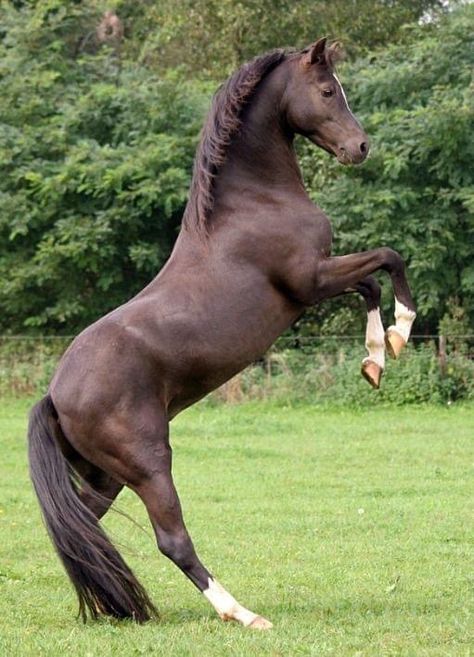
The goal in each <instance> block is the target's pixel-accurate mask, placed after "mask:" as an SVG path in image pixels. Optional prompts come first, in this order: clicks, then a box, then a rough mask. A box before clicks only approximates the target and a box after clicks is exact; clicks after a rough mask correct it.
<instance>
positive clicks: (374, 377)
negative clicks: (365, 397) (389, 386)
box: [360, 358, 383, 390]
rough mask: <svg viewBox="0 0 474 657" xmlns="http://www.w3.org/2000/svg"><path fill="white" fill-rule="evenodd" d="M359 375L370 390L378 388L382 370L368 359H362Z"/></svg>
mask: <svg viewBox="0 0 474 657" xmlns="http://www.w3.org/2000/svg"><path fill="white" fill-rule="evenodd" d="M360 371H361V374H362V376H363V377H364V379H365V380H366V381H368V382H369V383H370V385H371V386H372V388H375V389H376V390H378V389H379V388H380V379H381V378H382V374H383V368H382V367H380V365H377V363H376V362H375V361H373V360H370V358H364V360H363V361H362V367H361V370H360Z"/></svg>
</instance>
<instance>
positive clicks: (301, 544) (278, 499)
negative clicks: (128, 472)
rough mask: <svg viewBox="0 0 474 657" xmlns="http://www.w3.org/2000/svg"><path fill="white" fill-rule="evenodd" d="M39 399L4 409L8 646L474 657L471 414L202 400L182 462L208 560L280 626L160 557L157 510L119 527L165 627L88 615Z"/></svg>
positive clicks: (52, 653)
mask: <svg viewBox="0 0 474 657" xmlns="http://www.w3.org/2000/svg"><path fill="white" fill-rule="evenodd" d="M27 407H28V403H27V401H25V400H22V401H15V402H0V408H1V410H0V447H1V456H0V655H2V656H6V657H16V656H21V657H23V656H30V655H31V656H35V657H37V656H38V655H47V656H48V657H56V656H58V655H61V656H73V657H107V656H109V655H117V656H118V655H120V656H123V657H132V656H135V655H166V657H186V656H188V655H192V656H199V657H214V656H221V655H222V656H232V657H240V656H242V657H248V656H254V655H255V656H256V657H265V656H269V657H270V656H271V657H282V656H285V657H286V656H289V657H296V656H300V655H301V656H303V655H311V656H314V657H324V656H327V655H331V656H334V657H346V656H351V657H385V656H389V655H390V656H395V655H397V656H398V655H403V656H404V657H405V656H406V657H409V656H410V657H411V656H413V657H424V656H427V655H430V656H431V655H433V656H434V655H436V656H438V655H439V656H440V657H441V656H452V657H466V656H467V655H471V654H472V653H471V650H472V643H470V640H472V638H473V637H472V633H471V630H472V622H473V619H472V584H473V569H472V566H473V563H472V542H471V545H470V541H471V539H472V510H473V508H472V493H473V479H472V462H473V456H474V454H473V452H474V450H473V437H474V408H473V407H470V408H469V407H467V406H464V407H463V406H461V407H454V406H453V407H451V408H449V409H448V408H440V407H425V408H401V409H390V408H388V409H382V408H377V409H374V410H370V411H368V412H362V411H341V410H324V409H322V408H318V407H311V406H308V405H306V406H296V407H294V408H291V407H290V406H288V407H285V406H283V405H281V404H279V405H276V404H269V403H259V404H257V403H252V404H245V405H241V406H230V407H229V406H227V407H223V406H219V407H211V406H207V405H201V406H197V407H195V408H193V409H191V410H189V411H187V412H186V413H184V414H183V415H182V416H181V417H180V418H178V419H177V420H176V421H175V423H174V431H173V445H174V454H175V461H174V471H175V478H176V482H177V487H178V490H179V491H180V493H181V498H182V502H183V507H184V511H185V515H186V518H187V523H188V527H189V529H190V532H191V535H192V536H193V538H194V541H195V545H196V547H197V550H198V552H199V553H200V555H201V558H202V559H203V561H204V563H205V564H206V565H207V566H208V568H209V569H210V570H211V572H213V573H214V574H215V575H216V576H217V577H218V578H219V580H220V581H221V582H222V583H223V584H224V585H225V586H226V587H227V588H228V589H229V590H230V591H231V592H232V593H233V594H234V596H235V597H236V598H237V599H238V600H239V601H240V602H242V603H243V604H245V605H246V606H248V607H250V608H251V609H253V610H254V611H257V612H258V613H261V614H263V615H265V616H266V617H267V618H269V619H270V620H272V622H273V623H274V629H273V630H271V631H269V632H264V633H259V632H257V631H252V630H248V629H245V628H242V627H241V626H238V625H236V624H231V623H223V622H222V621H220V620H219V619H218V618H217V617H216V616H215V614H214V611H213V610H212V608H211V607H210V606H209V605H208V603H207V601H206V600H205V599H204V598H203V596H201V595H199V594H198V593H197V591H196V590H195V589H194V587H193V586H192V585H191V584H190V583H189V582H187V581H186V579H185V578H184V576H183V575H182V574H181V573H180V572H179V571H178V570H177V569H176V567H175V566H173V565H172V564H171V563H170V562H168V561H167V560H166V559H165V558H164V557H162V556H161V555H159V554H158V552H157V551H156V549H155V544H154V540H153V539H152V537H151V532H150V530H149V529H148V522H147V519H146V516H145V512H144V509H143V508H142V507H141V505H140V503H139V502H138V501H137V500H136V499H135V498H134V496H133V495H132V494H131V493H129V492H128V491H127V492H126V493H123V494H122V495H121V497H120V498H119V504H118V506H119V507H120V508H121V509H123V510H124V511H126V512H127V513H129V514H130V515H132V516H133V517H134V518H136V519H137V520H138V521H139V522H140V523H141V524H142V525H143V526H144V527H145V528H146V532H142V531H140V530H138V529H137V527H136V526H134V525H133V524H131V523H130V522H129V521H128V520H127V519H125V518H124V517H122V516H120V515H119V514H116V513H109V515H108V516H107V517H106V519H105V525H106V527H107V529H108V531H109V533H110V534H111V535H112V536H113V538H114V540H115V542H116V543H119V544H120V545H121V548H120V549H121V552H122V554H123V555H124V556H125V557H126V559H127V561H128V562H129V563H130V564H131V565H132V567H133V568H134V570H135V572H136V573H137V575H138V576H139V578H140V579H141V581H142V582H143V583H144V584H145V586H146V588H147V589H148V591H149V592H150V593H151V595H152V598H153V600H154V601H155V602H156V604H157V606H158V607H159V609H160V611H161V620H160V621H159V622H155V623H148V624H146V625H144V626H136V625H134V624H133V623H131V622H111V621H101V622H97V623H88V624H86V625H83V624H82V622H80V621H79V620H77V619H76V618H75V614H76V611H77V608H76V601H75V596H74V594H73V591H72V587H71V586H70V584H69V582H68V580H67V579H66V576H65V574H64V573H63V571H62V568H61V566H60V564H59V561H58V559H57V558H56V556H55V554H54V552H53V549H52V547H51V545H50V543H49V539H48V538H47V536H46V533H45V530H44V528H43V526H42V524H41V520H40V514H39V509H38V506H37V503H36V500H35V499H34V496H33V493H32V490H31V488H30V484H29V480H28V476H27V464H26V458H25V437H24V436H25V427H26V420H25V414H26V409H27Z"/></svg>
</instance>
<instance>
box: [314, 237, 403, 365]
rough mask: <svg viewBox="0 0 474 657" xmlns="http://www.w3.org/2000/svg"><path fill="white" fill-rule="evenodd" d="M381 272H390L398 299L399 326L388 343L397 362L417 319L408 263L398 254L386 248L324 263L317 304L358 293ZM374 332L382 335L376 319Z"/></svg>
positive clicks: (390, 332) (393, 328)
mask: <svg viewBox="0 0 474 657" xmlns="http://www.w3.org/2000/svg"><path fill="white" fill-rule="evenodd" d="M378 269H383V270H385V271H387V272H388V273H389V275H390V278H391V279H392V286H393V291H394V295H395V324H394V325H393V326H391V327H390V328H389V329H388V331H387V333H386V335H385V343H386V345H387V349H388V352H389V354H390V355H391V356H392V357H393V358H396V357H397V356H398V355H399V353H400V351H401V349H402V348H403V347H404V346H405V345H406V343H407V341H408V338H409V336H410V330H411V327H412V324H413V322H414V320H415V317H416V312H415V304H414V302H413V299H412V296H411V292H410V288H409V286H408V282H407V279H406V276H405V263H404V262H403V260H402V258H401V257H400V255H399V254H398V253H397V252H396V251H393V249H389V248H387V247H382V248H380V249H373V250H371V251H363V252H362V253H353V254H351V255H345V256H334V257H331V258H324V259H322V260H321V261H320V262H319V263H318V265H317V270H316V286H315V292H314V294H315V301H316V302H318V301H322V300H323V299H326V298H328V297H334V296H337V295H338V294H341V293H342V292H344V291H345V290H347V289H348V288H352V289H356V288H357V285H358V284H360V281H362V280H363V279H365V278H366V277H367V276H369V275H370V274H373V273H374V272H375V271H377V270H378ZM368 329H369V327H368ZM370 332H371V333H374V334H378V333H379V332H380V325H379V320H378V318H376V317H375V315H374V316H373V318H372V330H371V331H370Z"/></svg>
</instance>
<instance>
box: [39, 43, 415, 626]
mask: <svg viewBox="0 0 474 657" xmlns="http://www.w3.org/2000/svg"><path fill="white" fill-rule="evenodd" d="M335 56H336V49H335V48H334V47H333V46H330V47H326V41H325V39H320V40H319V41H317V42H316V43H315V44H314V45H312V46H311V47H309V48H307V49H306V50H304V51H299V52H285V51H283V50H277V51H274V52H271V53H269V54H266V55H263V56H261V57H257V58H256V59H255V60H253V61H251V62H250V63H248V64H246V65H244V66H242V68H240V69H239V70H238V71H237V72H236V73H234V74H233V75H232V76H231V77H230V78H229V80H228V81H227V82H226V83H225V84H224V85H223V86H222V88H221V89H220V90H219V91H218V93H217V94H216V96H215V98H214V101H213V104H212V107H211V110H210V112H209V116H208V119H207V122H206V124H205V126H204V130H203V134H202V138H201V143H200V146H199V148H198V152H197V156H196V162H195V168H194V176H193V181H192V186H191V190H190V197H189V202H188V205H187V208H186V212H185V216H184V220H183V226H182V229H181V232H180V234H179V237H178V239H177V242H176V245H175V248H174V250H173V253H172V254H171V257H170V259H169V260H168V262H167V263H166V265H165V267H164V268H163V269H162V271H161V272H160V273H159V274H158V276H157V277H156V278H155V279H154V280H153V281H152V282H151V283H150V284H149V285H148V286H147V287H146V288H145V289H144V290H143V291H142V292H140V293H139V294H138V295H137V296H136V297H134V298H133V299H131V300H130V301H128V302H127V303H125V304H124V305H123V306H120V307H119V308H117V309H116V310H114V311H112V312H111V313H109V314H108V315H106V316H105V317H103V318H102V319H100V320H99V321H97V322H96V323H95V324H93V325H92V326H90V327H88V328H87V329H86V330H85V331H84V332H83V333H81V334H80V335H79V336H78V337H77V338H76V339H75V340H74V342H73V343H72V345H71V346H70V348H69V349H68V350H67V352H66V354H65V355H64V357H63V359H62V361H61V363H60V365H59V368H58V370H57V372H56V375H55V377H54V379H53V381H52V383H51V386H50V389H49V392H48V395H47V396H46V397H45V398H44V399H43V400H42V401H40V402H39V403H38V404H37V405H36V406H35V407H34V409H33V410H32V413H31V418H30V427H29V453H30V469H31V476H32V479H33V483H34V486H35V489H36V492H37V495H38V498H39V501H40V504H41V507H42V511H43V515H44V518H45V522H46V525H47V527H48V530H49V533H50V535H51V538H52V540H53V542H54V544H55V547H56V550H57V552H58V554H59V556H60V558H61V559H62V561H63V563H64V565H65V567H66V570H67V572H68V574H69V576H70V578H71V580H72V582H73V584H74V586H75V588H76V590H77V593H78V596H79V603H80V611H81V613H82V615H83V617H84V618H86V616H87V613H88V612H89V614H90V615H91V616H92V617H97V616H98V615H100V614H108V615H111V616H115V617H119V618H123V617H131V618H134V619H136V620H137V621H144V620H146V619H148V618H150V617H151V616H153V615H154V613H155V610H154V607H153V604H152V603H151V602H150V600H149V598H148V596H147V594H146V593H145V591H144V589H143V588H142V587H141V586H140V584H139V583H138V582H137V580H136V579H135V577H134V575H133V573H132V572H131V571H130V570H129V568H128V567H127V565H126V564H125V563H124V561H123V560H122V558H121V557H120V555H119V554H118V552H117V551H116V550H115V548H114V547H113V546H112V544H111V543H110V541H109V540H108V538H107V536H106V535H105V534H104V533H103V531H102V529H101V528H100V525H99V519H100V518H101V517H102V515H103V514H104V513H105V512H106V511H107V509H108V508H109V506H110V505H111V504H112V502H113V500H114V499H115V498H116V496H117V495H118V493H119V492H120V490H121V489H122V487H123V486H124V485H126V486H128V487H129V488H131V489H132V490H133V491H135V492H136V493H137V495H139V496H140V498H141V499H142V500H143V502H144V504H145V505H146V508H147V510H148V513H149V516H150V520H151V523H152V525H153V528H154V531H155V534H156V538H157V542H158V547H159V549H160V550H161V552H162V553H163V554H165V555H166V556H167V557H169V558H170V559H171V560H172V561H173V562H174V563H175V564H176V565H177V566H178V567H179V568H180V569H181V570H182V571H183V572H184V573H185V575H187V577H189V579H190V580H191V581H192V582H193V583H194V584H195V585H196V587H197V588H198V589H199V590H200V591H202V592H203V593H204V595H205V596H206V597H207V598H208V600H209V601H210V602H211V604H212V605H213V606H214V607H215V609H216V611H217V613H218V614H219V615H220V616H221V617H222V618H223V619H234V620H237V621H239V622H240V623H242V624H243V625H245V626H251V627H256V628H261V629H264V628H268V627H271V623H269V621H267V620H266V619H264V618H263V617H262V616H258V615H257V614H254V613H253V612H251V611H249V610H248V609H245V608H244V607H242V606H241V605H240V604H239V603H238V602H237V601H236V600H235V599H234V598H233V597H232V596H231V595H230V594H229V593H228V592H227V591H226V590H225V589H224V588H223V587H222V586H221V585H220V584H219V583H218V582H217V581H216V579H215V578H214V577H213V575H211V573H210V572H209V571H208V570H207V569H206V568H205V567H204V566H203V564H202V563H201V561H200V560H199V559H198V557H197V555H196V552H195V551H194V547H193V544H192V542H191V539H190V537H189V534H188V532H187V531H186V527H185V525H184V522H183V517H182V514H181V507H180V502H179V499H178V496H177V493H176V490H175V488H174V485H173V480H172V476H171V447H170V443H169V434H168V425H169V421H170V420H171V419H172V418H173V417H174V416H175V415H176V414H177V413H179V411H181V410H182V409H184V408H186V407H187V406H189V405H190V404H193V403H194V402H196V401H197V400H198V399H201V398H202V397H203V396H204V395H206V394H207V393H208V392H209V391H211V390H213V389H214V388H216V387H217V386H219V385H221V384H222V383H223V382H224V381H227V380H228V379H229V378H230V377H232V376H233V375H234V374H235V373H236V372H239V371H240V370H242V369H243V368H244V367H245V366H246V365H248V364H249V363H251V362H252V361H254V360H255V359H257V358H259V357H260V356H261V355H262V354H263V353H264V352H265V351H266V350H267V349H268V348H269V346H270V345H271V344H272V342H273V341H274V340H275V339H276V338H277V336H279V335H280V334H281V333H282V331H284V330H285V329H286V328H287V327H289V326H290V325H291V324H292V323H293V322H294V321H295V320H296V319H297V318H298V317H300V316H301V314H302V313H303V312H304V311H305V308H308V307H309V306H312V305H313V304H317V303H319V302H321V301H323V300H324V299H327V298H329V297H334V296H336V295H340V294H343V293H345V292H354V291H356V292H359V293H360V294H362V295H363V296H364V298H365V299H366V302H367V309H368V318H369V319H368V328H367V347H368V350H369V357H368V359H365V361H364V363H363V372H364V374H365V376H366V377H367V378H368V379H369V381H371V382H372V383H373V384H374V385H378V380H379V378H380V374H381V371H382V369H383V357H384V331H383V327H382V323H381V320H380V314H379V309H378V305H379V296H380V294H379V287H378V285H377V283H376V282H375V281H374V279H372V278H371V276H370V275H371V274H372V273H373V272H375V271H376V270H378V269H383V270H385V271H387V272H388V274H389V275H390V277H391V280H392V284H393V289H394V293H395V299H396V306H395V318H396V323H395V325H394V326H393V327H391V329H389V332H388V335H387V336H386V340H387V344H388V347H389V350H390V351H391V352H392V355H397V353H398V351H399V350H400V348H401V346H403V345H404V344H405V343H406V341H407V340H408V336H409V332H410V328H411V324H412V322H413V319H414V317H415V312H414V305H413V301H412V298H411V295H410V291H409V288H408V285H407V282H406V279H405V274H404V264H403V261H402V259H401V257H400V256H399V255H398V254H397V253H396V252H395V251H392V250H391V249H389V248H386V247H383V248H378V249H374V250H371V251H365V252H362V253H355V254H352V255H345V256H337V257H333V256H331V226H330V224H329V220H328V218H327V217H326V216H325V215H324V213H323V212H322V211H321V210H320V209H319V208H317V207H316V206H314V205H313V203H312V202H311V201H310V199H309V198H308V195H307V194H306V192H305V190H304V187H303V183H302V180H301V175H300V171H299V168H298V164H297V161H296V157H295V152H294V150H293V138H294V135H295V133H300V134H302V135H304V136H306V137H307V138H308V139H310V140H311V141H312V142H314V143H315V144H317V145H318V146H320V147H321V148H323V149H325V150H326V151H328V152H329V153H331V154H333V155H335V156H336V157H337V159H338V160H339V161H340V162H341V163H343V164H352V163H354V164H357V163H360V162H362V161H363V160H364V159H365V158H366V156H367V153H368V150H369V147H368V140H367V136H366V135H365V133H364V131H363V130H362V128H361V126H360V124H359V123H358V122H357V120H356V119H355V117H354V116H353V114H352V113H351V111H350V109H349V107H348V105H347V100H346V97H345V95H344V92H343V90H342V87H341V84H340V82H339V80H338V79H337V77H336V75H335V74H334V60H335Z"/></svg>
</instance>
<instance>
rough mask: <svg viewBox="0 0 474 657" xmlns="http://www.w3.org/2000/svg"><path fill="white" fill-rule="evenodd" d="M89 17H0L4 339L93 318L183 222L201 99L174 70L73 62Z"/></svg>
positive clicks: (137, 282) (204, 93) (156, 263)
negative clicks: (160, 73)
mask: <svg viewBox="0 0 474 657" xmlns="http://www.w3.org/2000/svg"><path fill="white" fill-rule="evenodd" d="M95 18H96V16H95V14H93V13H92V14H91V15H89V13H88V12H87V11H85V10H84V9H83V8H82V7H77V6H75V5H74V4H69V5H64V3H60V2H56V3H54V2H52V1H50V2H47V3H46V2H42V3H38V4H37V6H36V7H35V8H34V9H30V10H28V11H27V10H23V12H22V13H21V15H20V14H18V13H17V12H15V11H13V10H10V11H8V12H6V19H7V20H6V22H5V24H4V29H5V35H4V37H3V39H2V40H1V41H0V57H1V60H2V62H1V64H0V94H1V96H2V99H3V101H2V105H1V108H0V133H1V142H0V174H1V175H0V279H1V280H2V281H3V283H2V285H1V286H0V330H1V331H4V332H5V331H11V332H15V331H17V332H21V331H24V330H25V328H31V329H36V330H38V329H39V330H42V331H44V330H47V331H51V330H52V331H55V332H58V331H59V332H61V331H63V332H64V331H66V332H75V331H76V330H78V329H79V328H82V326H84V325H85V324H87V323H90V322H91V321H93V320H94V319H96V318H97V317H98V316H99V315H101V314H103V313H105V312H106V311H108V310H109V309H110V308H112V307H114V306H116V305H118V304H119V303H121V302H123V301H124V300H126V299H127V298H128V297H130V296H131V295H132V294H134V293H135V292H137V291H138V290H139V289H140V288H142V287H143V286H144V285H145V284H146V283H147V282H148V281H149V280H150V279H151V278H152V277H153V276H154V275H155V274H156V272H157V270H158V269H159V268H160V267H161V266H162V265H163V263H164V261H165V259H166V257H167V256H168V254H169V251H170V249H171V246H172V244H173V242H174V239H175V236H176V229H177V227H178V226H179V224H180V221H181V215H182V211H183V207H184V204H185V201H186V196H187V190H188V186H189V180H190V170H191V167H192V160H193V151H194V147H195V143H196V137H197V134H198V130H199V128H200V125H201V121H202V117H203V114H204V111H205V106H206V103H207V100H208V95H209V93H208V90H207V89H205V88H203V87H199V86H198V85H194V86H193V87H192V88H191V87H190V85H189V84H187V83H183V82H181V81H180V80H179V79H177V78H176V76H174V75H173V74H172V73H170V74H169V75H168V76H166V77H161V78H158V77H156V76H155V75H153V74H151V73H150V72H149V71H147V70H146V69H144V68H141V67H138V66H136V65H135V64H134V63H133V62H130V61H119V60H118V59H117V56H116V53H115V52H114V51H112V50H108V49H103V50H102V51H101V52H99V53H96V54H95V55H91V54H86V53H82V54H77V53H76V52H75V47H76V44H77V43H78V42H79V41H80V39H81V38H82V36H83V35H84V34H85V33H87V26H86V25H85V24H86V23H87V20H90V21H92V20H93V19H94V20H95ZM79 19H80V20H79ZM92 25H93V23H92ZM90 27H91V25H89V28H90ZM74 30H75V32H74Z"/></svg>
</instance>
